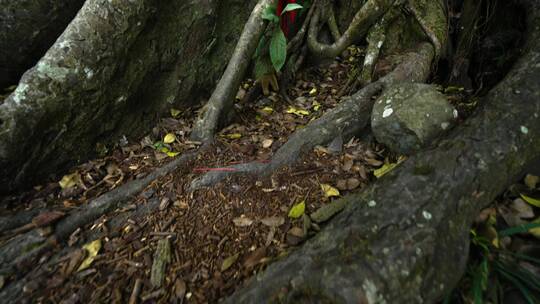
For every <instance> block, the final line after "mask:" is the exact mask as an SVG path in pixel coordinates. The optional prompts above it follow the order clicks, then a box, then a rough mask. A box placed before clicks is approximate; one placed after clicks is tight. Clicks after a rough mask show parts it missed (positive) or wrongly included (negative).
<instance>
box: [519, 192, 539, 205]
mask: <svg viewBox="0 0 540 304" xmlns="http://www.w3.org/2000/svg"><path fill="white" fill-rule="evenodd" d="M520 195H521V198H522V199H523V200H524V201H526V202H527V203H529V204H531V205H533V206H535V207H538V208H540V199H536V198H532V197H530V196H527V195H525V194H520Z"/></svg>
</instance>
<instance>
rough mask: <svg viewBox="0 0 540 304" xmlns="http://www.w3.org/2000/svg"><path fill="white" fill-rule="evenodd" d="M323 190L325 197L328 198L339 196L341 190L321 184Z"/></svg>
mask: <svg viewBox="0 0 540 304" xmlns="http://www.w3.org/2000/svg"><path fill="white" fill-rule="evenodd" d="M321 189H322V191H323V192H324V195H326V197H332V196H339V195H340V194H339V190H338V189H336V188H334V187H332V186H330V185H328V184H321Z"/></svg>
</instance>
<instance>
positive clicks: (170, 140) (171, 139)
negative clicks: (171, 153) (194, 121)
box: [163, 133, 176, 144]
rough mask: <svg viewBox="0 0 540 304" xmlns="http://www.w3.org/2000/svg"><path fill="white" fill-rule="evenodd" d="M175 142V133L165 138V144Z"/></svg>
mask: <svg viewBox="0 0 540 304" xmlns="http://www.w3.org/2000/svg"><path fill="white" fill-rule="evenodd" d="M175 141H176V135H174V134H173V133H167V135H165V137H163V143H166V144H172V143H173V142H175Z"/></svg>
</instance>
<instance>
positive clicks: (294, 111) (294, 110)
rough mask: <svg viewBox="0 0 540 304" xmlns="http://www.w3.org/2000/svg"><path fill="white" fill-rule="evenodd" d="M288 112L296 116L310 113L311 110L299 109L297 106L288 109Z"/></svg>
mask: <svg viewBox="0 0 540 304" xmlns="http://www.w3.org/2000/svg"><path fill="white" fill-rule="evenodd" d="M287 113H289V114H294V115H296V116H300V117H302V116H305V115H309V111H306V110H301V109H297V108H295V107H290V108H289V109H288V110H287Z"/></svg>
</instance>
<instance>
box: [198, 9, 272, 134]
mask: <svg viewBox="0 0 540 304" xmlns="http://www.w3.org/2000/svg"><path fill="white" fill-rule="evenodd" d="M271 3H272V0H260V1H259V3H257V5H256V6H255V8H254V9H253V11H252V12H251V15H250V17H249V20H248V21H247V22H246V25H245V27H244V30H243V31H242V35H241V36H240V39H239V40H238V43H237V45H236V48H235V50H234V53H233V55H232V58H231V60H230V61H229V64H228V65H227V68H226V70H225V72H224V73H223V76H222V77H221V79H220V80H219V83H218V84H217V86H216V89H215V90H214V92H213V93H212V96H211V97H210V100H208V102H207V104H206V105H205V106H204V107H203V109H202V110H201V113H200V115H199V117H198V119H197V120H196V122H195V126H194V128H193V131H192V133H191V138H192V139H194V140H197V141H201V142H204V143H208V142H212V141H213V139H214V134H215V132H216V130H217V129H218V127H219V123H220V119H221V118H222V117H223V116H224V114H226V113H227V112H228V111H230V109H231V107H232V104H233V102H234V97H235V96H236V93H237V91H238V87H239V86H240V83H241V82H242V79H243V78H244V75H245V74H246V71H247V69H248V67H249V63H250V60H248V59H249V58H251V57H252V55H253V54H254V53H255V50H256V49H257V45H258V44H259V39H260V38H261V36H262V35H263V33H264V30H265V28H266V22H264V20H263V19H262V12H263V10H264V8H266V7H267V6H268V5H270V4H271Z"/></svg>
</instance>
